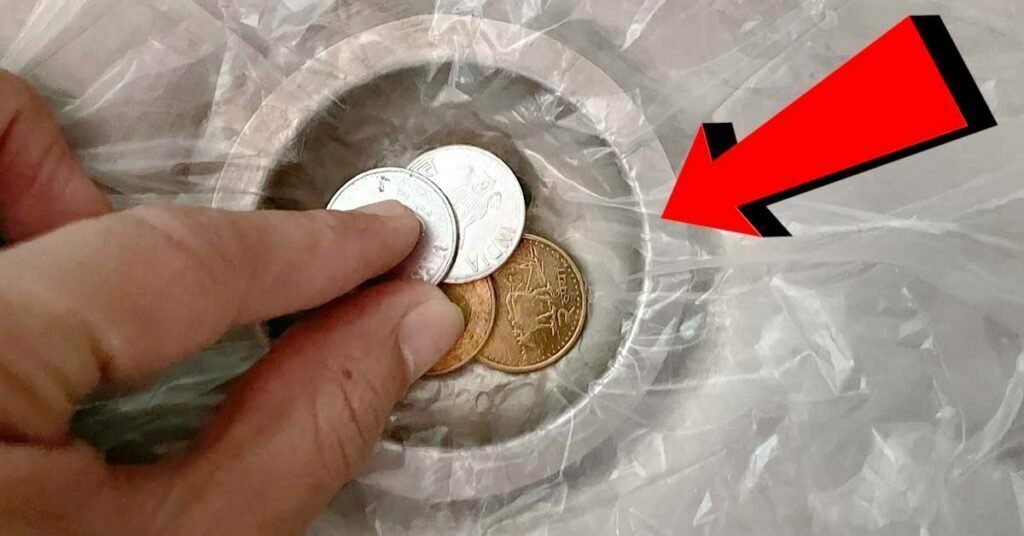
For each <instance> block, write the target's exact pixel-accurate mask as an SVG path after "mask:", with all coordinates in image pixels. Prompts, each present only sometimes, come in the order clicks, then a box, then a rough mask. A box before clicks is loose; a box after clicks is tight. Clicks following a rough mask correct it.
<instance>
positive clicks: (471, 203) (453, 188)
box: [409, 145, 526, 283]
mask: <svg viewBox="0 0 1024 536" xmlns="http://www.w3.org/2000/svg"><path fill="white" fill-rule="evenodd" d="M409 169H411V170H413V171H416V172H419V173H421V174H423V176H425V177H427V178H428V179H430V180H432V181H433V182H434V183H435V184H437V186H438V187H439V188H440V189H441V191H443V192H444V193H445V195H447V196H448V199H449V200H450V201H451V203H452V207H453V208H454V210H455V215H456V217H457V220H458V224H459V233H460V240H459V252H458V255H457V256H456V259H455V265H454V266H453V267H452V271H451V273H450V274H449V275H448V279H447V282H448V283H466V282H470V281H476V280H478V279H483V278H485V277H487V276H489V275H491V274H493V273H494V272H495V271H497V270H498V268H500V267H501V266H502V265H503V264H505V262H506V261H507V260H508V259H509V257H511V256H512V253H513V252H514V251H515V249H516V246H518V245H519V241H520V240H521V239H522V237H523V231H524V229H525V227H526V201H525V199H524V197H523V190H522V187H521V186H520V185H519V180H518V179H516V176H515V173H513V172H512V170H511V169H510V168H509V167H508V166H507V165H506V164H505V163H504V162H502V161H501V159H500V158H498V157H497V156H494V155H493V154H491V153H489V152H487V151H485V150H483V149H480V148H477V147H472V146H469V145H450V146H447V147H441V148H440V149H435V150H433V151H428V152H426V153H424V154H422V155H420V157H419V158H417V159H416V160H414V161H413V163H412V164H410V165H409Z"/></svg>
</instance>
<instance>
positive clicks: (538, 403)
mask: <svg viewBox="0 0 1024 536" xmlns="http://www.w3.org/2000/svg"><path fill="white" fill-rule="evenodd" d="M5 4H6V5H4V6H3V13H4V16H3V17H0V66H3V67H4V68H7V69H9V70H12V71H14V72H16V73H18V74H21V75H23V76H25V77H27V78H28V79H29V80H31V81H32V82H34V83H35V84H36V85H37V87H39V88H41V89H42V90H43V92H44V93H45V94H46V95H47V96H48V97H49V98H50V100H51V101H52V103H53V104H54V107H55V108H56V109H57V110H58V113H59V119H60V120H61V122H62V124H63V125H64V126H65V129H66V131H67V133H68V135H69V137H70V139H71V142H72V144H73V146H74V148H75V150H76V151H77V153H78V155H79V156H80V158H81V159H82V161H83V163H84V165H85V166H86V167H87V169H88V170H89V171H90V172H91V173H92V175H93V176H94V177H95V178H96V179H97V180H98V181H99V182H101V183H102V184H103V185H104V186H106V187H107V188H108V189H109V192H110V193H111V195H112V196H113V198H114V199H115V201H116V204H117V205H118V206H119V207H128V206H132V205H136V204H140V203H150V202H180V203H195V204H204V205H217V206H224V207H228V208H237V209H250V208H257V207H268V206H269V207H280V208H293V209H303V208H313V207H320V206H322V205H323V204H324V202H325V201H326V197H327V196H329V193H330V192H333V190H334V189H336V188H337V187H338V186H340V185H341V183H343V182H344V180H346V179H347V178H350V177H352V176H353V175H355V174H356V173H358V172H359V171H362V170H364V169H366V168H369V167H374V166H377V165H383V164H388V165H403V164H405V163H407V162H408V161H409V160H411V159H412V157H414V156H415V155H416V154H417V153H418V152H419V151H422V150H424V149H426V148H430V147H433V146H436V145H440V144H444V143H450V142H471V143H474V144H477V145H481V146H483V147H485V148H488V149H490V150H492V151H494V152H496V153H498V154H499V155H501V156H502V157H503V158H505V159H506V160H508V162H509V163H510V165H512V167H513V168H514V169H515V170H516V172H517V173H518V174H519V176H520V178H521V180H522V182H523V184H524V186H525V187H526V189H527V191H528V192H529V194H530V198H531V205H530V216H529V222H528V227H529V228H530V230H532V231H533V232H535V233H537V234H541V235H543V236H546V237H548V238H551V239H553V240H555V241H556V242H558V243H560V244H562V245H563V246H565V247H566V249H567V250H568V251H569V252H570V253H571V254H572V255H573V256H574V257H575V258H576V259H577V260H578V261H579V263H580V264H581V267H582V269H583V271H584V274H585V276H586V278H587V280H588V283H589V284H590V286H591V296H590V299H591V303H592V305H593V312H594V314H593V316H592V318H591V320H590V322H589V323H588V325H587V328H586V331H585V335H584V339H583V341H582V343H581V344H580V346H579V347H578V348H577V349H576V350H575V351H574V352H573V353H572V354H571V355H570V356H568V357H567V358H566V359H565V360H564V361H563V362H562V363H560V364H559V365H558V366H556V367H553V368H551V369H548V370H547V371H544V372H542V373H538V374H534V375H531V376H526V377H509V376H505V375H502V374H499V373H494V372H491V371H488V370H485V369H483V368H482V367H471V368H470V369H468V370H466V371H464V372H462V373H459V374H456V375H454V376H451V377H446V378H442V379H439V380H431V381H425V382H422V383H421V384H419V385H417V386H416V387H415V388H414V390H413V392H412V393H411V394H410V397H409V399H408V400H407V401H406V402H404V403H403V404H402V405H401V406H400V407H399V408H398V409H397V410H396V413H395V415H394V417H393V419H392V424H391V427H390V428H389V431H388V433H387V436H386V441H385V442H384V443H383V444H382V446H381V449H380V455H379V456H378V457H377V458H375V460H374V462H373V465H372V467H371V469H370V471H369V473H368V474H367V475H366V476H365V477H363V478H362V479H361V480H360V481H358V482H354V483H352V484H351V485H349V486H347V487H346V488H345V489H344V490H343V491H342V492H341V493H340V494H339V495H338V497H337V499H336V500H335V501H334V503H333V504H332V505H331V507H330V508H329V509H328V510H327V511H325V512H324V513H323V514H322V515H321V516H320V517H319V518H318V519H317V520H316V522H315V523H314V524H313V525H312V526H311V527H310V530H309V532H310V533H311V534H318V535H319V534H323V535H326V534H363V533H366V534H370V533H383V534H403V533H417V534H492V535H500V534H586V535H588V536H592V535H598V534H652V535H661V534H729V535H734V534H868V533H872V534H874V533H881V534H892V535H896V534H932V535H943V534H951V535H952V534H967V533H969V534H1018V533H1022V532H1024V513H1022V510H1021V506H1022V505H1024V472H1022V471H1024V469H1022V468H1024V457H1022V454H1021V453H1022V452H1024V450H1022V449H1024V425H1022V424H1021V419H1020V417H1019V415H1020V410H1021V406H1022V403H1024V356H1022V344H1021V335H1022V334H1024V289H1022V287H1021V285H1020V283H1019V281H1020V279H1021V276H1024V231H1022V229H1024V216H1022V214H1024V210H1022V209H1024V202H1022V193H1024V182H1022V180H1021V176H1022V174H1024V157H1022V156H1021V152H1020V151H1019V150H1018V148H1017V147H1016V145H1017V143H1016V142H1017V140H1019V139H1021V137H1022V136H1024V121H1022V116H1024V61H1022V60H1024V37H1022V36H1024V32H1022V30H1024V6H1021V4H1020V3H1019V2H1018V1H1017V0H984V1H972V2H970V3H967V2H954V1H952V0H950V1H948V2H902V1H895V2H888V1H887V2H872V1H868V0H849V1H827V0H816V1H800V0H773V1H769V2H740V1H730V0H708V1H703V0H696V1H682V0H582V1H581V0H545V1H519V0H488V1H484V0H436V1H416V0H414V1H409V2H400V3H399V2H393V1H389V0H365V1H345V2H335V1H333V0H286V1H274V2H272V1H266V0H232V1H228V0H193V1H187V0H141V1H139V0H136V1H126V0H120V1H119V0H38V1H36V2H34V3H33V2H13V1H10V0H8V1H7V2H5ZM924 13H938V14H941V15H942V16H943V17H944V19H945V21H946V24H947V26H949V28H950V31H951V33H952V34H953V36H954V39H955V40H956V41H957V43H958V45H959V46H960V49H961V52H962V53H963V55H964V57H965V59H966V61H967V63H968V65H969V66H970V68H971V70H972V72H973V73H974V75H975V77H976V79H977V81H978V84H979V86H980V87H981V89H982V91H983V93H984V95H985V98H986V99H987V101H988V103H989V105H990V106H991V107H992V109H993V111H994V112H995V114H996V117H997V119H998V120H999V122H1000V126H999V127H998V128H996V129H993V130H990V131H986V132H984V133H981V134H979V135H976V136H973V137H971V138H968V139H965V140H961V141H959V142H956V143H954V144H952V145H948V146H944V147H942V148H940V149H937V150H934V151H930V152H928V153H925V154H921V155H918V156H915V157H913V158H910V159H907V160H904V161H900V162H898V163H896V164H893V165H890V166H887V167H884V168H880V169H878V170H875V171H873V172H870V173H868V174H865V175H862V176H858V177H856V178H853V179H850V180H847V181H843V182H841V183H838V184H835V185H833V186H830V187H828V188H824V189H821V190H817V191H814V192H811V193H809V194H805V195H802V196H800V197H798V198H795V199H792V200H790V201H787V202H784V203H782V204H779V205H777V206H775V207H773V208H774V211H775V213H776V214H777V215H778V216H779V217H780V219H782V220H783V222H784V223H785V224H786V225H787V227H788V228H789V229H790V230H791V231H793V232H794V234H795V235H796V238H791V239H785V240H755V239H744V238H738V237H734V236H731V235H723V234H719V233H715V232H710V231H701V230H696V229H693V228H690V227H687V226H683V225H676V224H669V223H665V222H661V221H660V220H659V219H658V214H659V213H660V210H661V208H662V206H663V204H664V201H665V200H666V198H667V195H668V192H669V190H670V189H671V187H672V184H673V182H674V179H675V171H677V170H678V167H679V164H680V162H681V160H682V157H683V156H684V153H685V151H686V149H687V148H688V147H689V144H690V141H691V139H692V137H693V134H694V129H695V128H696V127H697V126H698V125H699V124H700V123H701V122H702V121H708V120H715V121H731V122H734V123H735V124H736V128H737V131H738V133H739V135H740V136H741V137H742V136H744V135H746V134H747V133H749V132H750V131H751V130H753V129H754V128H756V127H757V126H759V125H760V124H762V123H763V122H764V121H765V120H767V119H768V118H769V117H770V116H771V115H772V114H774V113H775V112H776V111H778V110H779V109H781V108H782V107H783V106H784V105H785V104H787V103H788V102H790V101H791V100H793V99H794V98H796V97H797V96H799V95H800V94H801V93H802V92H803V91H805V90H806V89H808V88H809V87H810V86H811V85H812V84H813V83H814V82H815V81H817V80H819V79H821V78H822V77H823V76H825V75H826V74H828V73H829V72H830V71H831V70H833V69H834V68H836V67H837V66H838V65H839V64H841V63H842V61H843V60H844V59H846V58H847V57H849V56H850V55H852V54H853V53H855V52H857V51H858V50H859V49H861V48H862V47H864V46H865V45H866V44H868V43H869V42H870V41H872V40H873V39H874V38H876V37H877V36H879V35H881V33H883V32H884V31H885V30H887V29H888V28H890V27H891V26H892V25H894V24H895V23H896V22H897V21H898V20H900V19H901V18H902V17H904V16H906V15H908V14H924ZM265 348H266V341H265V339H264V337H263V335H262V334H261V333H259V332H258V330H240V331H239V332H238V333H234V334H232V335H231V336H229V337H227V338H226V339H225V341H224V342H222V343H221V344H220V345H218V346H217V347H215V348H212V349H210V350H209V351H207V352H204V354H203V355H201V356H197V358H196V359H195V360H192V361H189V362H187V363H184V364H182V365H180V366H179V367H177V368H176V369H175V370H173V371H170V372H169V374H168V375H167V376H165V377H163V378H160V379H157V380H155V381H154V383H153V384H152V385H149V386H147V387H146V388H145V389H143V390H142V391H140V392H138V393H132V394H129V395H125V396H122V397H118V398H113V399H97V400H95V401H93V402H91V403H89V404H87V405H86V406H84V407H83V408H82V410H81V411H80V412H79V415H78V417H77V418H76V421H75V430H76V432H77V433H78V434H79V435H81V436H83V437H85V438H88V439H89V440H90V441H92V442H93V443H94V444H96V445H97V446H98V447H100V448H102V449H104V450H105V451H106V452H108V454H109V455H110V457H111V458H112V459H124V460H139V459H152V458H153V457H155V456H158V455H159V454H161V453H163V452H167V451H169V450H173V449H178V448H182V447H183V446H184V445H187V441H188V439H189V438H190V437H191V436H192V435H193V434H194V433H195V431H196V430H197V429H198V428H199V427H200V426H201V425H202V423H203V422H204V421H205V419H206V418H207V417H208V415H209V413H210V412H211V411H212V410H213V409H214V408H215V407H216V405H217V403H219V401H220V400H221V399H222V397H223V395H222V391H223V387H224V385H225V384H227V383H228V382H230V379H231V378H233V377H235V376H237V375H238V374H240V373H242V372H243V371H244V370H245V369H246V367H247V366H249V365H250V364H251V363H252V362H253V361H254V360H256V359H258V358H259V356H260V355H261V353H262V352H263V351H264V349H265Z"/></svg>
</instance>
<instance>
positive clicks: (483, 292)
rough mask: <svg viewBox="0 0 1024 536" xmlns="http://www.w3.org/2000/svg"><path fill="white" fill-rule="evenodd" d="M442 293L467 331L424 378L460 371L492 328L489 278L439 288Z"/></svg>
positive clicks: (493, 300)
mask: <svg viewBox="0 0 1024 536" xmlns="http://www.w3.org/2000/svg"><path fill="white" fill-rule="evenodd" d="M441 290H443V291H444V293H445V295H447V296H448V299H450V300H451V301H452V303H454V304H455V305H458V306H459V308H460V309H462V316H463V318H465V319H466V331H465V332H463V334H462V338H460V339H459V341H458V342H457V343H455V347H454V348H452V349H451V350H450V351H449V352H448V353H447V354H445V356H444V357H442V358H441V360H440V361H438V362H437V364H436V365H434V367H433V368H431V369H430V371H429V372H427V376H440V375H443V374H449V373H451V372H455V371H456V370H459V369H461V368H462V367H463V366H465V365H466V364H467V363H469V362H470V361H472V360H473V358H474V357H476V354H477V353H479V352H480V349H481V348H483V346H484V343H486V342H487V338H488V337H490V335H491V330H492V329H493V328H494V317H495V311H496V309H497V303H496V298H495V295H494V285H493V284H492V283H491V278H489V277H488V278H486V279H479V280H477V281H474V282H472V283H466V284H462V285H441Z"/></svg>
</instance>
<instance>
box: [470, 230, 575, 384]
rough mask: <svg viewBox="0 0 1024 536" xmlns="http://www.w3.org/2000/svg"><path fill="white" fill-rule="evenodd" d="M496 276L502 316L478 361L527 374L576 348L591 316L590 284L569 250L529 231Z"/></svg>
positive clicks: (499, 316) (495, 284)
mask: <svg viewBox="0 0 1024 536" xmlns="http://www.w3.org/2000/svg"><path fill="white" fill-rule="evenodd" d="M493 277H494V288H495V290H496V291H497V294H498V307H497V319H496V320H495V323H494V331H492V332H491V337H490V339H488V340H487V344H485V345H484V347H483V349H482V350H481V351H480V353H479V354H478V355H477V359H479V360H480V361H481V362H482V363H484V364H485V365H487V366H489V367H492V368H496V369H498V370H501V371H504V372H511V373H523V372H533V371H535V370H540V369H542V368H544V367H547V366H550V365H552V364H553V363H555V362H557V361H558V360H559V359H561V358H562V357H564V356H565V354H567V353H569V350H572V348H573V346H575V345H576V342H577V341H579V338H580V334H582V333H583V324H584V323H585V322H586V318H587V286H586V283H585V282H584V281H583V276H582V274H580V270H579V268H578V267H577V266H576V264H575V263H574V262H573V261H572V259H571V258H570V257H569V255H568V254H566V253H565V252H564V251H562V249H561V248H559V247H558V246H556V245H555V244H553V243H551V242H549V241H547V240H545V239H543V238H540V237H537V236H533V235H526V237H525V238H524V239H523V242H522V244H521V245H520V246H519V248H518V249H516V251H515V253H513V254H512V257H511V258H510V259H509V261H508V262H507V263H505V265H504V266H502V267H501V269H499V270H498V271H497V272H496V273H495V274H494V276H493Z"/></svg>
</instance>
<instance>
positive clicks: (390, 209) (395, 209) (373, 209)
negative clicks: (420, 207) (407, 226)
mask: <svg viewBox="0 0 1024 536" xmlns="http://www.w3.org/2000/svg"><path fill="white" fill-rule="evenodd" d="M356 212H362V213H364V214H375V215H377V216H401V215H403V214H408V212H409V209H407V208H405V205H403V204H401V203H399V202H398V201H381V202H379V203H374V204H372V205H366V206H365V207H361V208H359V209H358V210H356Z"/></svg>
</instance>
